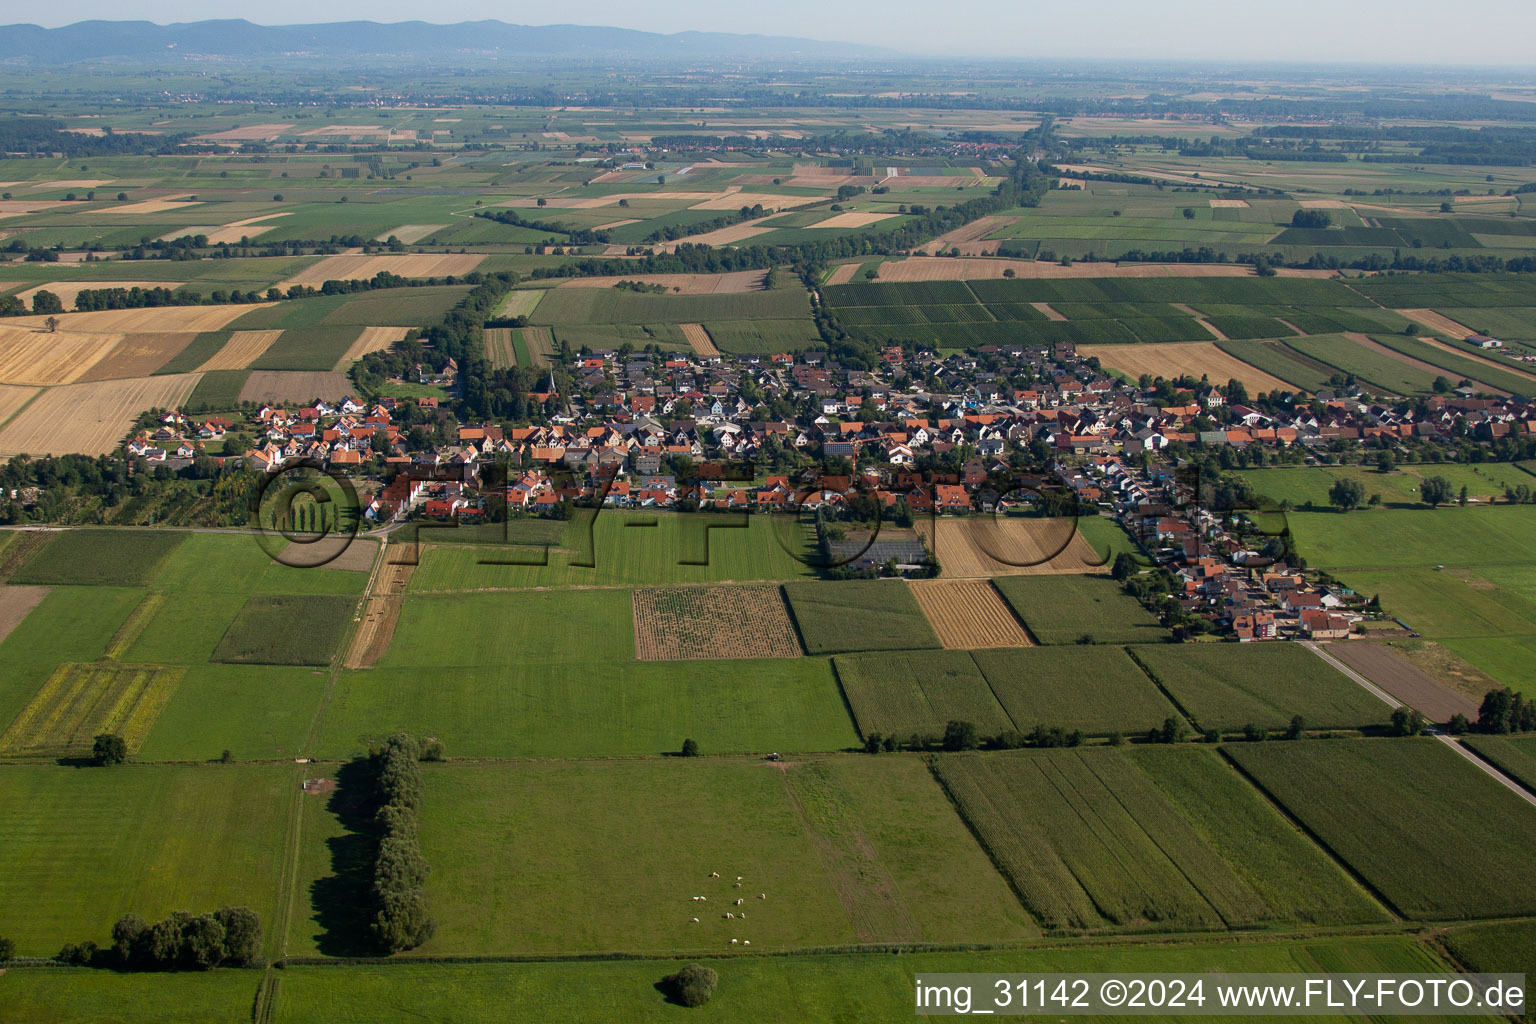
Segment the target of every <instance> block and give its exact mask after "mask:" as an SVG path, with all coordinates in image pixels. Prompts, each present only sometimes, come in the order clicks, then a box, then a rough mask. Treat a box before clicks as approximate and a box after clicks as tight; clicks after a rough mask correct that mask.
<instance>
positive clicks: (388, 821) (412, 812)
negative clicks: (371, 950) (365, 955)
mask: <svg viewBox="0 0 1536 1024" xmlns="http://www.w3.org/2000/svg"><path fill="white" fill-rule="evenodd" d="M434 749H435V751H436V752H437V756H440V751H441V747H440V746H437V747H435V748H434V747H431V746H429V747H428V748H427V749H425V750H424V749H423V745H422V743H421V742H419V741H418V740H416V739H415V738H413V737H411V736H407V735H405V734H404V733H397V734H395V735H394V736H391V737H390V738H389V739H387V740H385V741H384V743H383V745H382V746H379V747H377V748H375V749H374V750H372V751H370V753H369V755H368V764H369V767H370V768H371V769H372V772H373V777H374V783H375V786H376V791H375V794H374V796H375V799H376V800H377V802H378V810H377V811H376V812H375V815H374V824H375V825H376V827H377V829H378V834H379V844H378V848H377V853H376V855H375V858H374V866H373V887H372V889H371V893H372V897H373V902H374V913H373V920H372V922H371V923H370V925H369V928H370V931H371V933H372V936H373V939H374V941H375V942H377V943H378V945H379V948H380V949H381V950H383V951H384V952H386V953H398V952H400V951H401V950H405V949H414V948H416V947H417V946H419V945H421V944H422V943H423V942H426V941H427V940H428V939H429V938H431V937H432V933H433V932H434V931H435V930H436V928H437V922H435V921H434V920H433V919H432V917H431V915H430V914H428V913H427V898H426V892H425V888H426V882H427V876H428V875H429V874H430V873H431V867H430V866H429V865H428V864H427V862H426V859H425V858H423V857H422V855H421V845H420V842H419V841H418V839H417V835H416V811H417V809H418V808H419V807H420V806H421V800H422V781H421V765H420V761H421V759H422V757H423V755H424V754H425V755H428V756H431V755H432V754H433V753H434Z"/></svg>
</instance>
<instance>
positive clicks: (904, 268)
mask: <svg viewBox="0 0 1536 1024" xmlns="http://www.w3.org/2000/svg"><path fill="white" fill-rule="evenodd" d="M1006 270H1012V271H1013V272H1014V275H1015V276H1016V277H1031V278H1048V277H1253V276H1254V271H1253V268H1252V267H1246V266H1236V265H1234V264H1226V263H1074V264H1072V265H1071V266H1070V267H1064V266H1062V265H1061V264H1060V263H1043V262H1040V261H1038V260H1003V259H964V258H959V259H957V258H955V257H953V256H910V257H908V258H907V259H904V260H894V261H891V262H887V263H882V264H880V280H881V281H887V282H890V281H978V280H990V279H993V278H1000V277H1002V276H1003V272H1004V271H1006ZM1275 273H1276V275H1277V276H1280V277H1325V278H1326V277H1332V276H1333V275H1334V272H1333V271H1331V270H1301V269H1294V268H1290V267H1287V268H1276V270H1275Z"/></svg>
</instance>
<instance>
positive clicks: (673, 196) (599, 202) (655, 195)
mask: <svg viewBox="0 0 1536 1024" xmlns="http://www.w3.org/2000/svg"><path fill="white" fill-rule="evenodd" d="M722 194H723V193H720V192H615V193H613V194H612V195H606V196H545V197H543V198H544V205H545V206H546V207H548V208H549V209H552V210H596V209H598V208H599V207H603V206H618V205H619V200H620V199H655V200H660V201H662V202H668V203H702V202H708V201H709V200H711V199H718V198H720V196H721V195H722ZM780 198H782V197H780ZM496 205H497V206H510V207H512V208H514V209H524V208H526V207H530V206H532V207H537V206H538V205H539V197H538V196H519V197H518V198H516V199H508V200H507V201H506V202H504V203H497V204H496ZM747 205H748V206H751V205H752V204H751V203H748V204H747ZM740 206H741V203H739V202H738V203H737V204H736V206H735V207H728V209H736V208H739V207H740Z"/></svg>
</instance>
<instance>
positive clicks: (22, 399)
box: [0, 384, 42, 423]
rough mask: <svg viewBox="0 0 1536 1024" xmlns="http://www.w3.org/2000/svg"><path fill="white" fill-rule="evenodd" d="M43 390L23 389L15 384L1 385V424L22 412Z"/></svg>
mask: <svg viewBox="0 0 1536 1024" xmlns="http://www.w3.org/2000/svg"><path fill="white" fill-rule="evenodd" d="M41 390H42V389H41V388H22V387H17V386H15V385H14V384H0V423H4V422H5V421H6V420H8V419H10V418H11V417H12V416H14V415H16V414H17V413H18V412H20V411H21V407H22V406H24V405H26V404H27V403H28V402H30V401H31V400H32V396H33V395H35V394H37V393H38V392H39V391H41Z"/></svg>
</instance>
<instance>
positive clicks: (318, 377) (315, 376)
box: [240, 370, 352, 403]
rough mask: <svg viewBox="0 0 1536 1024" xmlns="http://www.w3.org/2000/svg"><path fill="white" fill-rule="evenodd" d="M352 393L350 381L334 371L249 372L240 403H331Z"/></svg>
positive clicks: (242, 389)
mask: <svg viewBox="0 0 1536 1024" xmlns="http://www.w3.org/2000/svg"><path fill="white" fill-rule="evenodd" d="M351 393H352V378H350V377H348V376H347V375H346V374H344V373H337V372H336V371H334V370H252V371H251V375H250V376H249V377H247V378H246V379H245V384H244V385H243V386H242V387H241V388H240V401H242V402H272V403H278V402H313V401H314V400H315V399H317V398H323V399H325V400H326V401H328V402H334V401H336V400H337V399H339V398H345V397H346V396H347V395H349V394H351Z"/></svg>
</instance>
